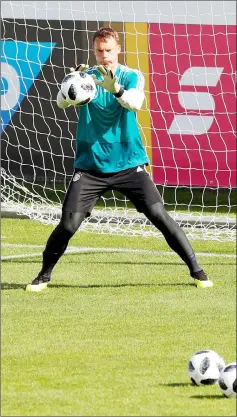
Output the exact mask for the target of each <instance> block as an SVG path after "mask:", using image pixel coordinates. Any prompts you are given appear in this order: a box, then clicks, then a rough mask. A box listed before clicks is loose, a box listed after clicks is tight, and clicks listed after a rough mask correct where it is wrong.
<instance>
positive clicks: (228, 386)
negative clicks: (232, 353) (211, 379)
mask: <svg viewBox="0 0 237 417" xmlns="http://www.w3.org/2000/svg"><path fill="white" fill-rule="evenodd" d="M218 383H219V387H220V389H221V391H222V393H223V394H224V396H225V397H228V398H233V397H236V391H237V381H236V362H231V363H229V364H228V365H226V366H225V367H224V369H223V370H222V371H221V373H220V378H219V381H218Z"/></svg>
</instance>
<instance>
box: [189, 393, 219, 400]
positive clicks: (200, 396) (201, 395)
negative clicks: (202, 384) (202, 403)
mask: <svg viewBox="0 0 237 417" xmlns="http://www.w3.org/2000/svg"><path fill="white" fill-rule="evenodd" d="M190 398H196V399H197V400H206V399H208V398H210V399H211V400H212V399H215V400H223V399H225V397H224V396H223V395H222V394H220V395H217V394H214V395H203V394H199V395H190Z"/></svg>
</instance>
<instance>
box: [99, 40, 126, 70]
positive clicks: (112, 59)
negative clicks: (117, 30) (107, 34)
mask: <svg viewBox="0 0 237 417" xmlns="http://www.w3.org/2000/svg"><path fill="white" fill-rule="evenodd" d="M120 51H121V46H120V45H118V44H117V42H116V40H115V39H114V38H107V39H100V38H95V41H94V54H95V57H96V61H97V64H99V65H104V66H105V67H111V68H113V67H114V66H115V65H116V64H117V63H118V55H119V53H120Z"/></svg>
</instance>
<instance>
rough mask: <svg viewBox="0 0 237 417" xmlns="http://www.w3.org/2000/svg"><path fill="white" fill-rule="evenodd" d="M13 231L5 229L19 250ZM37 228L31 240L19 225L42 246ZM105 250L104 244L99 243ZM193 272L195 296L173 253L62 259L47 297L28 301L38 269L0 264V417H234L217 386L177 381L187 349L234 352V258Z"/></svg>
mask: <svg viewBox="0 0 237 417" xmlns="http://www.w3.org/2000/svg"><path fill="white" fill-rule="evenodd" d="M36 224H37V222H36ZM5 226H7V224H5ZM21 227H22V226H20V228H21ZM7 230H8V232H9V231H10V230H11V228H10V227H8V229H7ZM20 230H21V229H19V228H17V227H16V225H15V228H14V233H16V241H18V242H19V241H20V239H19V233H20ZM36 230H40V227H39V226H37V227H36ZM44 230H45V229H44V226H41V234H38V233H35V240H34V239H33V238H32V234H33V233H34V228H33V225H32V222H30V223H29V224H28V236H29V238H28V241H29V240H30V241H31V243H32V244H37V243H43V241H44V239H45V233H44V232H43V231H44ZM4 234H5V235H6V234H7V231H6V229H5V230H4ZM87 236H88V242H87V243H88V245H89V244H90V243H91V237H90V235H87ZM13 239H14V236H13V230H11V240H12V241H13ZM78 239H79V236H78V237H77V238H76V239H75V240H78ZM120 239H121V240H120V245H121V246H122V245H124V244H125V243H126V239H124V238H122V237H121V238H120ZM95 240H96V239H95ZM136 240H137V246H138V247H139V246H140V245H141V240H140V239H134V246H135V243H136V242H135V241H136ZM116 241H117V243H118V239H117V237H116ZM124 241H125V242H124ZM144 241H146V240H144ZM83 242H84V243H83V245H84V244H85V243H86V238H85V237H83ZM111 242H112V243H113V244H112V245H111V247H115V244H114V241H113V239H110V237H108V239H107V240H106V239H105V238H104V237H103V246H107V245H108V246H109V244H111ZM153 242H154V241H151V242H150V243H149V244H150V247H152V246H153ZM20 243H27V234H24V235H22V239H21V242H20ZM157 243H159V242H157ZM94 244H95V242H94ZM145 245H146V247H148V242H147V241H146V243H145ZM211 245H212V248H213V244H211ZM216 245H218V248H217V249H216V251H218V250H220V244H218V243H217V244H216ZM85 246H86V245H85ZM161 246H162V244H161ZM224 249H225V246H224V245H223V252H224ZM230 252H231V251H230V247H229V248H227V253H230ZM232 254H234V246H233V251H232ZM202 265H204V267H205V269H206V270H208V272H209V274H210V276H211V277H212V279H213V281H214V284H215V286H214V287H213V288H211V289H206V290H198V289H196V288H195V287H194V286H193V285H192V281H191V279H190V278H189V274H188V271H187V268H186V266H185V265H184V264H183V262H182V261H180V260H179V258H178V257H177V258H175V257H174V256H167V255H166V256H165V255H163V256H159V257H157V258H156V257H155V256H154V255H150V254H137V253H136V254H134V253H133V254H131V253H113V254H108V253H85V254H68V255H67V256H65V257H63V258H62V259H61V260H60V262H59V264H58V265H57V266H56V268H55V271H54V274H53V280H52V283H51V284H50V286H51V287H50V288H49V289H48V291H46V292H45V293H41V294H30V293H26V292H25V291H24V289H23V288H24V285H25V284H26V283H28V282H29V281H30V280H31V279H32V278H33V277H34V276H35V274H36V273H37V272H38V271H39V269H40V267H41V260H40V259H39V258H38V257H36V258H30V259H27V258H24V259H21V260H18V259H15V260H11V261H10V260H7V261H4V262H3V263H2V288H3V291H2V415H3V416H7V415H15V416H17V415H22V416H34V415H41V416H45V415H50V416H56V415H61V416H79V415H85V416H86V415H88V416H89V415H90V416H92V415H96V416H102V415H103V416H115V415H120V416H128V415H131V416H132V415H137V416H142V415H146V416H155V415H160V416H168V415H169V416H181V415H182V416H188V415H189V416H194V415H198V416H204V415H205V416H215V415H216V416H225V415H228V416H232V415H233V416H234V415H236V404H235V400H231V399H230V400H228V399H225V398H224V397H223V396H222V394H221V393H220V391H219V389H218V386H209V387H208V386H205V387H193V386H192V385H191V384H190V381H189V379H188V376H187V363H188V359H189V357H190V356H191V355H192V353H193V352H195V351H196V350H199V349H202V348H210V349H214V350H216V351H217V352H219V353H220V354H221V355H222V356H223V357H224V359H225V361H226V362H227V363H228V362H231V361H233V360H235V359H234V358H235V354H236V339H235V329H236V327H235V323H236V307H235V306H236V304H235V301H236V300H235V298H236V291H235V289H236V281H235V262H234V259H224V260H223V259H219V258H215V259H212V258H205V259H204V258H203V259H202Z"/></svg>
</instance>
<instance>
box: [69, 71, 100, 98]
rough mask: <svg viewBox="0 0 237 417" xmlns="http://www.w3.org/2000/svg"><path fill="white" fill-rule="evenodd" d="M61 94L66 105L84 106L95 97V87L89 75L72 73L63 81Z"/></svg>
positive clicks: (79, 72) (77, 72)
mask: <svg viewBox="0 0 237 417" xmlns="http://www.w3.org/2000/svg"><path fill="white" fill-rule="evenodd" d="M61 92H62V95H63V98H64V100H66V101H67V103H68V104H72V105H73V106H84V105H85V104H88V103H90V101H91V100H92V99H93V98H94V97H95V93H96V85H95V82H94V80H93V78H92V77H91V75H89V74H87V73H86V72H81V71H73V72H71V73H70V74H68V75H66V77H65V78H64V79H63V81H62V83H61Z"/></svg>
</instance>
